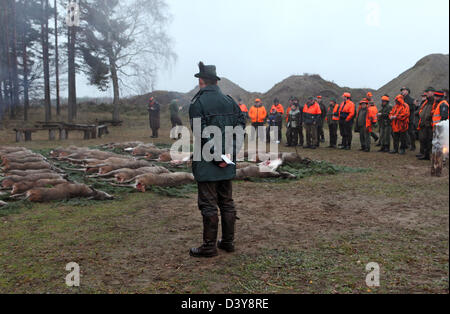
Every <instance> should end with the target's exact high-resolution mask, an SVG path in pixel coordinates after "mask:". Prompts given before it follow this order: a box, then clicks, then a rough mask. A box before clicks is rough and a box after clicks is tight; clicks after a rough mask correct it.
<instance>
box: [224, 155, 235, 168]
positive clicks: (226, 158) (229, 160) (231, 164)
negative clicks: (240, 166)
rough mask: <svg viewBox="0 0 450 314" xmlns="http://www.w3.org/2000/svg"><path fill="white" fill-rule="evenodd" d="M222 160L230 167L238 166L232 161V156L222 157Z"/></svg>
mask: <svg viewBox="0 0 450 314" xmlns="http://www.w3.org/2000/svg"><path fill="white" fill-rule="evenodd" d="M222 160H223V161H224V162H226V163H227V165H229V166H235V165H236V164H235V163H234V162H233V161H232V160H231V156H230V155H222Z"/></svg>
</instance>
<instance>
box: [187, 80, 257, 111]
mask: <svg viewBox="0 0 450 314" xmlns="http://www.w3.org/2000/svg"><path fill="white" fill-rule="evenodd" d="M219 87H220V89H221V90H222V92H223V93H224V94H226V95H230V96H231V97H233V98H234V99H235V100H236V101H237V100H238V99H239V98H241V99H242V101H243V102H244V103H246V104H248V103H249V102H253V100H254V99H255V98H256V97H260V96H261V94H260V93H251V92H248V91H246V90H245V89H243V88H242V87H240V86H239V85H237V84H235V83H233V82H232V81H230V80H229V79H227V78H224V77H222V78H221V80H220V81H219ZM197 92H198V86H197V87H196V88H194V89H193V90H191V91H190V92H189V93H188V94H187V95H188V97H189V98H190V99H192V97H194V96H195V94H197Z"/></svg>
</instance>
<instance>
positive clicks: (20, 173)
mask: <svg viewBox="0 0 450 314" xmlns="http://www.w3.org/2000/svg"><path fill="white" fill-rule="evenodd" d="M39 173H55V172H54V171H53V170H52V169H37V170H9V171H8V172H6V173H5V177H10V176H21V177H26V176H29V175H32V174H39Z"/></svg>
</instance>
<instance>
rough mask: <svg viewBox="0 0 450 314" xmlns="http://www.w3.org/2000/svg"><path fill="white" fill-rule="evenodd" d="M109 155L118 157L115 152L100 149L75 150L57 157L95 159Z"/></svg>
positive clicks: (59, 158) (106, 157)
mask: <svg viewBox="0 0 450 314" xmlns="http://www.w3.org/2000/svg"><path fill="white" fill-rule="evenodd" d="M111 157H120V156H119V155H117V154H114V153H110V152H104V151H101V150H82V151H76V152H74V153H72V154H70V155H63V156H61V155H60V156H59V157H57V159H58V160H73V159H75V160H84V159H97V160H105V159H108V158H111Z"/></svg>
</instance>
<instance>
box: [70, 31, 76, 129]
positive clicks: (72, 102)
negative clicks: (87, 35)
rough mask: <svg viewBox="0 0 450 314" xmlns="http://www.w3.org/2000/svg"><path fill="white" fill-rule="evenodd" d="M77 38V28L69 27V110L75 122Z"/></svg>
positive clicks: (71, 119) (71, 118)
mask: <svg viewBox="0 0 450 314" xmlns="http://www.w3.org/2000/svg"><path fill="white" fill-rule="evenodd" d="M75 40H76V30H75V27H74V26H72V27H69V31H68V48H69V60H68V63H69V72H68V75H69V77H68V80H69V99H68V110H69V122H73V120H74V119H76V115H77V110H76V109H77V90H76V81H75V80H76V73H75Z"/></svg>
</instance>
